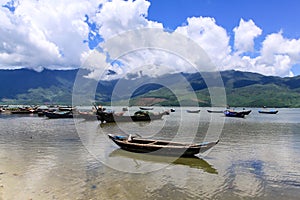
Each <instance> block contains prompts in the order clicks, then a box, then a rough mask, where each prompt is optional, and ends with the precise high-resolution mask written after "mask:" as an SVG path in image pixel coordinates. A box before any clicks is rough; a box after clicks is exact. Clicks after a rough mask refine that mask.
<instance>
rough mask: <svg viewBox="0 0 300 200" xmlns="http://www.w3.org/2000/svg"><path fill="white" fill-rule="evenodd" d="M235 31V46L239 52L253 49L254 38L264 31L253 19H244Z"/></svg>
mask: <svg viewBox="0 0 300 200" xmlns="http://www.w3.org/2000/svg"><path fill="white" fill-rule="evenodd" d="M233 31H234V33H235V38H234V47H235V49H236V50H237V51H238V52H239V53H244V52H249V51H253V50H254V38H255V37H257V36H259V35H261V33H262V30H261V29H260V28H259V27H257V26H256V25H255V23H254V22H253V21H252V20H249V21H247V22H246V21H244V20H243V19H241V21H240V24H239V26H238V27H235V28H234V29H233Z"/></svg>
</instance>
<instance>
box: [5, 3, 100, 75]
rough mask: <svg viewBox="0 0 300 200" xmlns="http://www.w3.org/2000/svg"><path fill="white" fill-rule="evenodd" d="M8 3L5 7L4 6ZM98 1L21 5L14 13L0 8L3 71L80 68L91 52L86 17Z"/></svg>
mask: <svg viewBox="0 0 300 200" xmlns="http://www.w3.org/2000/svg"><path fill="white" fill-rule="evenodd" d="M4 4H5V2H3V3H2V5H4ZM98 4H99V2H98V1H96V0H95V1H88V0H83V1H71V0H65V1H60V0H55V1H43V0H42V1H33V0H24V1H20V2H19V3H18V5H17V6H16V8H15V10H14V12H11V11H9V9H7V8H5V7H3V6H2V7H0V16H1V28H0V41H1V44H0V68H20V67H28V68H33V69H36V70H40V69H41V68H43V67H45V68H58V69H65V68H77V67H78V66H80V64H81V62H80V59H81V55H82V54H83V53H84V52H86V51H88V50H89V49H88V44H87V43H84V42H83V41H84V40H87V38H88V32H89V27H88V25H87V24H86V23H85V22H84V20H85V15H86V14H87V15H89V14H93V13H95V12H96V10H97V8H98Z"/></svg>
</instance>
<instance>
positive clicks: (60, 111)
mask: <svg viewBox="0 0 300 200" xmlns="http://www.w3.org/2000/svg"><path fill="white" fill-rule="evenodd" d="M139 109H140V110H139V111H136V112H135V113H134V114H133V115H125V112H126V111H128V108H127V107H124V108H123V109H122V112H118V113H117V112H115V111H113V110H110V109H106V108H103V107H102V106H94V107H93V109H92V111H87V112H83V111H79V110H77V109H76V108H75V107H72V106H51V107H48V106H39V107H18V108H10V109H9V108H5V107H0V113H1V112H6V113H7V112H9V113H11V114H38V116H46V117H48V118H50V119H57V118H74V117H77V118H84V119H86V120H94V119H96V118H97V119H98V120H99V121H100V122H102V123H105V122H106V123H109V122H124V121H150V120H156V119H161V118H162V116H164V115H169V114H170V112H175V109H173V108H171V109H169V110H166V111H163V112H160V113H154V112H152V110H153V109H154V108H153V107H139ZM186 111H187V112H188V113H200V111H201V110H200V109H196V110H186ZM207 112H209V113H224V115H225V116H226V117H239V118H244V117H245V116H246V115H249V114H250V113H251V110H246V109H243V110H235V109H225V110H207ZM258 113H261V114H277V113H278V110H274V109H267V108H263V109H260V110H258Z"/></svg>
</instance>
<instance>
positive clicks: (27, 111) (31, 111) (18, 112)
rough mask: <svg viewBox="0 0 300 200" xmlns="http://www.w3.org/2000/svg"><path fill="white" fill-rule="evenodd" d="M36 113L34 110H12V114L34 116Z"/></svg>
mask: <svg viewBox="0 0 300 200" xmlns="http://www.w3.org/2000/svg"><path fill="white" fill-rule="evenodd" d="M32 113H34V109H32V108H18V109H16V110H12V111H11V114H32Z"/></svg>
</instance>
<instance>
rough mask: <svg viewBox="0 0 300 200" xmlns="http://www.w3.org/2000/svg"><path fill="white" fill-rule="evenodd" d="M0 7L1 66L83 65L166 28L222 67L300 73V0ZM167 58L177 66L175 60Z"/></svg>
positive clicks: (12, 0) (10, 0)
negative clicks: (127, 36) (139, 33)
mask: <svg viewBox="0 0 300 200" xmlns="http://www.w3.org/2000/svg"><path fill="white" fill-rule="evenodd" d="M0 4H1V5H2V6H1V7H0V20H1V25H0V41H1V43H0V69H18V68H30V69H34V70H37V71H40V70H43V69H44V68H48V69H73V68H78V67H80V66H81V65H82V63H83V62H84V60H85V59H86V58H87V57H88V56H89V55H90V53H91V50H93V49H95V47H96V46H97V45H98V44H99V45H100V46H105V44H106V43H107V42H108V41H109V40H110V39H111V38H113V37H115V36H116V35H118V34H120V33H124V32H126V31H129V30H135V29H139V28H159V29H160V28H161V29H162V30H164V31H166V30H168V32H170V33H174V34H181V35H183V36H185V37H188V38H190V39H192V40H193V41H195V42H196V43H197V44H198V45H200V46H201V47H202V48H203V50H204V51H205V52H206V53H207V54H208V56H209V57H210V59H211V60H212V61H213V62H214V64H215V65H216V66H217V68H218V70H230V69H237V70H241V71H250V72H257V73H261V74H265V75H274V76H282V77H285V76H295V75H300V26H299V25H298V23H297V21H298V19H299V18H300V12H299V11H298V9H299V7H300V1H297V0H286V1H279V0H226V1H225V0H224V1H223V0H174V1H168V0H128V1H123V0H107V1H106V0H64V1H61V0H51V1H47V0H44V1H36V0H27V1H19V0H0ZM150 40H151V39H150ZM153 40H157V38H155V39H153ZM137 41H138V40H137ZM150 42H154V41H150ZM122 45H125V46H126V44H122ZM128 45H129V44H128ZM125 46H120V47H119V48H125ZM99 49H101V48H99ZM101 51H103V49H101ZM102 53H103V54H104V55H103V56H104V57H105V58H103V62H104V63H103V65H104V64H107V62H112V61H111V59H110V52H105V51H103V52H102ZM143 54H145V55H147V56H148V57H142V58H141V57H140V55H139V56H137V55H134V56H132V57H131V58H130V59H129V58H126V60H123V61H122V60H118V61H113V62H112V63H110V64H111V67H110V68H109V70H113V71H116V72H117V71H119V72H121V71H120V69H119V68H120V66H122V70H123V73H124V71H126V70H125V69H126V68H128V70H127V71H130V70H133V69H132V68H131V66H134V65H142V63H143V62H144V63H148V64H149V62H150V61H151V60H153V52H144V53H143ZM150 55H152V57H151V58H150V59H148V58H149V56H150ZM165 57H166V55H165ZM159 59H161V58H159ZM128 60H130V61H131V63H126V61H128ZM166 60H169V61H170V63H169V64H170V65H172V64H176V63H172V60H173V59H171V57H169V58H167V59H166ZM160 61H161V60H160ZM160 61H155V62H156V63H159V62H160ZM118 67H119V68H118ZM183 68H184V67H183ZM176 69H177V70H179V68H178V67H177V68H176ZM91 70H95V69H94V68H93V69H91ZM125 73H126V72H125Z"/></svg>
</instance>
